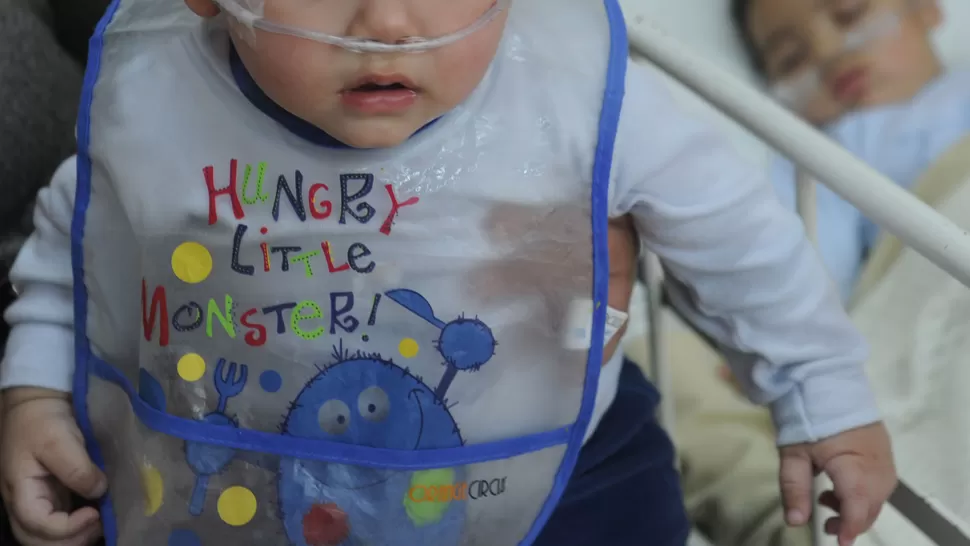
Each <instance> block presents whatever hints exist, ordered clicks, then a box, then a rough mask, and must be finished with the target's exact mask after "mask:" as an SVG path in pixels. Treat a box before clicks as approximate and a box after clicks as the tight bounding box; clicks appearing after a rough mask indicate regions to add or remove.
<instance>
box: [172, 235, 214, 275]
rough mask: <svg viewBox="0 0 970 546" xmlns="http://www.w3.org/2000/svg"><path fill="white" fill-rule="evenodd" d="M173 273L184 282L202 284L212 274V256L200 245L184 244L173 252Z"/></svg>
mask: <svg viewBox="0 0 970 546" xmlns="http://www.w3.org/2000/svg"><path fill="white" fill-rule="evenodd" d="M172 271H173V272H174V273H175V276H176V277H178V278H179V280H181V281H183V282H187V283H189V284H196V283H200V282H202V281H204V280H206V279H207V278H208V277H209V273H212V254H209V249H207V248H206V247H204V246H202V245H200V244H199V243H182V244H180V245H179V246H178V247H177V248H176V249H175V251H174V252H172Z"/></svg>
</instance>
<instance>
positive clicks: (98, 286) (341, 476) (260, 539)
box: [72, 0, 627, 546]
mask: <svg viewBox="0 0 970 546" xmlns="http://www.w3.org/2000/svg"><path fill="white" fill-rule="evenodd" d="M510 10H511V12H510V15H509V22H508V28H507V30H506V35H505V37H504V39H503V43H502V45H501V47H500V51H499V54H498V58H497V59H496V60H495V62H494V63H493V66H492V68H491V69H490V71H489V73H488V74H487V76H486V77H485V80H484V81H483V82H482V84H481V85H480V86H479V89H478V90H476V91H475V92H474V93H473V94H472V96H471V97H469V99H468V100H467V101H466V102H465V103H463V104H462V105H461V106H460V107H459V108H457V109H456V110H455V111H453V112H450V113H448V114H446V115H445V116H444V117H442V118H440V119H438V120H437V121H436V122H435V123H434V124H432V125H431V126H430V127H428V128H426V129H425V130H423V131H421V132H419V133H418V134H416V135H414V136H413V137H412V138H411V139H410V140H409V141H408V142H406V143H405V144H404V145H402V146H401V147H400V148H399V149H388V150H366V151H365V150H351V149H336V148H325V147H321V146H319V145H316V144H313V143H311V142H308V141H307V140H305V139H303V138H301V137H300V136H298V135H296V134H294V133H293V132H291V131H290V130H288V129H286V128H285V127H284V126H283V125H281V124H280V123H279V122H278V121H277V120H275V119H273V118H272V117H270V116H268V115H266V114H264V113H263V112H262V111H260V110H259V109H258V108H256V107H255V106H254V105H253V104H252V103H251V102H250V101H249V100H248V99H247V98H246V96H244V95H243V94H242V93H241V92H240V89H239V86H238V85H237V82H236V80H235V79H234V78H233V74H232V70H231V68H230V66H229V62H228V59H229V55H230V53H229V34H228V31H227V29H226V25H225V24H224V22H220V21H219V20H215V21H203V20H201V19H198V18H196V17H195V16H194V15H193V14H191V13H190V12H189V11H188V10H187V9H186V8H185V7H184V5H183V3H182V2H181V0H116V1H115V3H114V4H113V5H112V7H111V9H110V10H109V12H108V14H107V15H106V16H105V18H104V20H103V21H102V23H101V24H100V26H99V27H98V30H97V33H96V35H95V37H94V39H93V41H92V47H91V59H90V62H89V68H88V73H87V77H86V85H85V90H84V95H83V103H82V111H81V116H80V120H79V138H78V140H79V149H80V152H79V162H78V164H79V172H78V191H77V200H76V212H75V222H74V226H73V233H72V240H73V252H74V264H75V293H76V302H77V305H76V311H77V314H76V330H77V336H78V342H77V347H78V351H77V366H76V374H75V393H74V394H75V397H74V399H75V405H76V411H77V415H78V418H79V421H80V423H81V426H82V430H83V431H84V433H85V436H86V439H87V442H88V446H89V450H90V453H91V455H92V457H93V458H94V459H95V461H96V462H97V463H98V464H99V465H101V466H102V467H103V468H104V469H105V470H106V472H107V474H108V476H109V484H110V487H109V493H108V495H107V496H106V498H105V499H104V500H103V502H102V506H101V508H102V514H103V520H104V526H105V536H106V539H107V543H108V545H119V544H120V545H123V546H128V545H138V546H196V545H212V546H217V545H223V544H238V545H257V544H258V545H268V544H272V545H282V544H286V545H293V546H338V545H339V546H415V545H434V546H439V545H440V546H449V545H482V546H503V545H514V544H531V543H532V542H533V541H534V540H535V539H536V537H537V536H538V535H539V533H540V532H541V530H542V527H543V524H544V523H545V521H546V520H547V519H548V518H549V516H550V515H551V513H552V512H553V510H554V509H555V507H556V504H557V502H558V500H559V497H560V496H561V494H562V492H563V489H564V488H565V486H566V483H567V482H568V480H569V478H570V475H571V472H572V469H573V466H574V464H575V461H576V458H577V456H578V453H579V450H580V448H581V447H582V442H583V438H584V435H585V433H586V432H587V428H588V426H589V421H590V416H591V413H592V410H593V403H594V397H595V393H596V384H597V379H598V374H599V369H600V365H601V361H602V347H603V343H602V340H603V332H604V324H605V311H606V295H607V278H608V264H607V249H606V226H607V191H608V184H609V178H610V166H611V162H612V150H613V138H614V135H615V129H616V124H617V120H618V118H619V110H620V105H621V101H622V94H623V88H624V73H625V67H626V62H627V45H626V41H625V31H624V25H623V21H622V16H621V15H620V12H619V8H618V6H617V4H616V3H615V1H614V0H606V2H605V4H603V3H600V2H597V1H596V0H590V1H583V2H573V3H563V2H560V1H558V0H518V1H517V2H515V3H513V5H512V7H511V8H510ZM549 13H555V14H556V17H550V16H549V15H548V14H549ZM564 119H569V124H568V127H569V128H570V129H569V131H565V130H564V129H563V126H564V124H562V122H561V120H564ZM131 249H137V251H136V252H131ZM577 302H580V304H579V307H583V306H584V305H587V304H584V303H582V302H588V307H587V308H588V309H590V310H591V314H592V316H591V319H590V321H591V322H590V325H591V326H590V327H588V328H582V327H579V328H577V327H576V325H575V324H574V322H575V321H571V320H567V319H566V315H567V314H568V313H567V311H568V310H569V309H575V308H576V307H577ZM577 340H580V342H577Z"/></svg>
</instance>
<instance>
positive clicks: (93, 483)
mask: <svg viewBox="0 0 970 546" xmlns="http://www.w3.org/2000/svg"><path fill="white" fill-rule="evenodd" d="M45 448H46V449H44V450H42V451H41V452H40V453H38V454H37V457H38V459H39V461H40V463H41V464H42V465H43V466H44V468H46V469H47V471H48V472H50V473H51V474H53V475H54V477H55V478H57V480H58V481H60V482H61V483H62V484H64V486H65V487H67V488H68V489H70V490H71V491H74V492H75V493H77V494H78V495H81V496H82V497H84V498H87V499H96V498H98V497H100V496H101V495H104V492H105V489H106V488H107V480H106V478H105V476H104V474H103V473H102V472H101V470H100V469H99V468H98V467H97V466H95V465H94V462H93V461H91V458H90V457H89V456H88V453H87V451H85V449H84V444H83V443H82V442H81V440H80V438H77V439H75V438H73V437H71V438H69V439H68V438H66V439H63V440H61V441H57V442H50V443H49V444H48V445H47V446H45Z"/></svg>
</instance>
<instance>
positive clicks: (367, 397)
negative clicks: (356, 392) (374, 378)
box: [357, 387, 391, 421]
mask: <svg viewBox="0 0 970 546" xmlns="http://www.w3.org/2000/svg"><path fill="white" fill-rule="evenodd" d="M390 410H391V401H390V400H389V399H388V398H387V393H386V392H384V389H382V388H380V387H368V388H366V389H364V392H362V393H360V397H358V398H357V411H359V412H360V414H361V415H362V416H363V417H364V419H367V420H368V421H383V420H384V419H385V418H387V414H388V412H389V411H390Z"/></svg>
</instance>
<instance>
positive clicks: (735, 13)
mask: <svg viewBox="0 0 970 546" xmlns="http://www.w3.org/2000/svg"><path fill="white" fill-rule="evenodd" d="M751 2H752V0H731V21H732V22H733V23H734V29H735V31H736V32H737V33H738V37H739V38H740V39H741V44H742V45H743V46H744V51H745V53H747V54H748V60H749V61H751V64H752V65H753V66H754V68H755V70H757V71H758V73H759V74H762V73H764V64H763V63H762V60H761V53H760V52H759V51H758V48H757V46H755V44H754V40H753V39H752V38H751V29H750V28H749V27H748V15H750V12H751Z"/></svg>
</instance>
